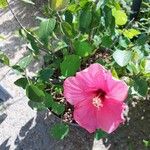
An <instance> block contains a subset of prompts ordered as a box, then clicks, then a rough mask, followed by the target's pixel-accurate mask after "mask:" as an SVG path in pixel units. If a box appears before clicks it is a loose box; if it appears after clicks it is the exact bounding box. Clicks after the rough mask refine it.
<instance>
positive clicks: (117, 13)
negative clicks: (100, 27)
mask: <svg viewBox="0 0 150 150" xmlns="http://www.w3.org/2000/svg"><path fill="white" fill-rule="evenodd" d="M112 15H113V16H114V17H115V23H116V24H117V25H120V26H121V25H125V24H126V22H127V20H128V17H127V15H126V13H125V12H124V11H123V10H116V9H112Z"/></svg>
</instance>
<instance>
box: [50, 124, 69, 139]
mask: <svg viewBox="0 0 150 150" xmlns="http://www.w3.org/2000/svg"><path fill="white" fill-rule="evenodd" d="M50 133H51V135H52V136H53V137H54V138H56V139H58V140H60V139H61V140H62V139H64V137H65V136H67V134H68V133H69V126H68V125H66V124H64V123H61V124H55V125H54V126H53V127H52V128H51V130H50Z"/></svg>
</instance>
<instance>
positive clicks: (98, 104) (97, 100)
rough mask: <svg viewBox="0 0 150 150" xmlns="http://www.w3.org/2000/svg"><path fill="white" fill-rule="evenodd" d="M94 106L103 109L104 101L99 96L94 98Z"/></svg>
mask: <svg viewBox="0 0 150 150" xmlns="http://www.w3.org/2000/svg"><path fill="white" fill-rule="evenodd" d="M92 104H93V105H94V106H95V107H97V108H100V107H103V104H102V100H101V98H100V97H99V96H97V97H94V98H93V100H92Z"/></svg>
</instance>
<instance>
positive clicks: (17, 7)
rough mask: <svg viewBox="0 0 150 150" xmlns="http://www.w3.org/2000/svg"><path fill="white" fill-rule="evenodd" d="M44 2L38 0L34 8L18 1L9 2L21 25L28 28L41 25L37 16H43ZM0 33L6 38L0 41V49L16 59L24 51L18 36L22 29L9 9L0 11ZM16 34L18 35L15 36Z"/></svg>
mask: <svg viewBox="0 0 150 150" xmlns="http://www.w3.org/2000/svg"><path fill="white" fill-rule="evenodd" d="M43 3H44V1H40V0H36V5H35V6H32V7H31V5H29V4H25V3H24V2H22V1H18V0H13V1H10V0H9V4H10V7H11V8H12V10H13V12H14V13H15V15H16V16H17V18H18V20H19V21H20V23H21V24H22V25H23V26H24V27H26V28H29V27H35V26H37V25H38V24H39V20H37V19H36V16H42V14H41V11H40V10H39V9H40V7H39V6H41V5H42V4H43ZM0 18H1V20H0V33H1V35H3V36H4V37H5V40H3V41H0V49H1V50H2V51H5V53H6V54H7V55H8V56H9V57H10V58H11V59H12V58H14V57H16V53H17V51H20V50H21V49H22V45H23V44H24V42H23V40H21V38H20V37H18V36H17V34H16V31H18V29H20V28H21V27H20V25H19V24H18V22H17V21H16V19H15V18H14V17H13V15H12V13H11V12H10V11H9V8H6V9H3V10H0ZM15 34H16V35H15Z"/></svg>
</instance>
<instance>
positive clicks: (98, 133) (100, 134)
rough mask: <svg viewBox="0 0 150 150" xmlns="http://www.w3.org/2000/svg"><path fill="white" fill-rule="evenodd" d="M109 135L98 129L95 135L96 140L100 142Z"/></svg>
mask: <svg viewBox="0 0 150 150" xmlns="http://www.w3.org/2000/svg"><path fill="white" fill-rule="evenodd" d="M107 135H108V134H107V133H106V132H104V131H102V130H100V129H98V130H97V131H96V133H95V138H96V140H100V139H101V138H104V137H106V136H107Z"/></svg>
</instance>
